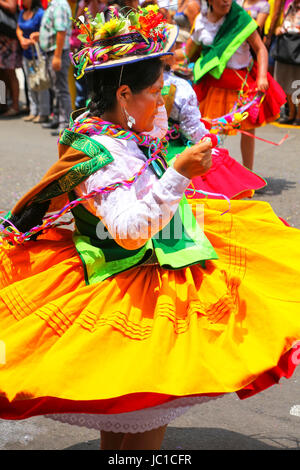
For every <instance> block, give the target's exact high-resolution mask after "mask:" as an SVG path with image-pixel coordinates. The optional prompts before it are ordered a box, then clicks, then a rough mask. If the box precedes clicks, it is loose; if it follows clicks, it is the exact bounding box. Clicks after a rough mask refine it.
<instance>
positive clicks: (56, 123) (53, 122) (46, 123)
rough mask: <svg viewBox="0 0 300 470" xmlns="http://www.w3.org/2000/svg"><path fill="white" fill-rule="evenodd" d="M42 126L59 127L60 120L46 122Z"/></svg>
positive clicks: (45, 127) (47, 127) (48, 127)
mask: <svg viewBox="0 0 300 470" xmlns="http://www.w3.org/2000/svg"><path fill="white" fill-rule="evenodd" d="M42 127H43V128H44V129H57V128H58V122H56V121H50V122H44V123H43V124H42Z"/></svg>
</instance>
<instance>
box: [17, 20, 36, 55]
mask: <svg viewBox="0 0 300 470" xmlns="http://www.w3.org/2000/svg"><path fill="white" fill-rule="evenodd" d="M16 35H17V38H18V39H19V43H20V44H21V47H22V49H28V47H29V46H30V45H31V44H32V41H31V39H28V38H24V36H23V31H22V30H21V28H20V26H19V25H18V26H17V29H16Z"/></svg>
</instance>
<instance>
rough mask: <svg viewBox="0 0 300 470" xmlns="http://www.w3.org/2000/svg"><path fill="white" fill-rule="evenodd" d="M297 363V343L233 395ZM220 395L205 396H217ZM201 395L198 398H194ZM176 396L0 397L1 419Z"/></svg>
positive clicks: (124, 407)
mask: <svg viewBox="0 0 300 470" xmlns="http://www.w3.org/2000/svg"><path fill="white" fill-rule="evenodd" d="M299 363H300V344H299V343H298V344H297V345H295V346H294V347H293V348H292V349H290V350H289V351H287V352H286V353H285V354H284V355H283V356H282V357H281V358H280V360H279V362H278V365H277V366H276V367H274V368H273V369H270V370H268V371H266V372H264V373H263V374H261V375H260V376H259V377H257V379H255V380H254V381H253V382H252V383H250V384H249V385H247V386H246V387H244V388H242V389H241V390H238V391H237V392H236V394H237V395H238V397H239V398H240V399H241V400H244V399H246V398H249V397H251V396H253V395H255V394H257V393H259V392H261V391H263V390H265V389H267V388H268V387H271V386H272V385H275V384H277V383H278V382H279V380H280V379H281V378H282V377H286V378H290V377H291V376H292V374H293V373H294V370H295V368H296V366H297V365H298V364H299ZM218 395H222V393H211V394H205V396H211V397H213V396H218ZM194 396H201V395H194ZM176 398H178V397H176V396H172V395H160V394H155V393H135V394H132V395H126V396H123V397H117V398H111V399H108V400H95V401H92V400H91V401H72V400H63V399H60V398H55V397H41V398H34V399H19V400H15V401H13V402H11V403H9V402H8V400H7V399H6V398H4V397H2V398H0V418H1V419H26V418H30V417H32V416H39V415H45V414H51V413H94V414H95V413H103V414H114V413H125V412H128V411H134V410H137V409H142V408H148V407H150V406H157V405H159V404H162V403H166V402H169V401H172V400H175V399H176Z"/></svg>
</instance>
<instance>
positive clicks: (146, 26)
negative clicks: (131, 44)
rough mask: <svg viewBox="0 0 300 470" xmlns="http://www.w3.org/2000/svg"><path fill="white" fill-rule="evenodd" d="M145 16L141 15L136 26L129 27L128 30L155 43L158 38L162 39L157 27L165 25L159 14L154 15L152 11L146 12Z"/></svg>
mask: <svg viewBox="0 0 300 470" xmlns="http://www.w3.org/2000/svg"><path fill="white" fill-rule="evenodd" d="M151 6H152V5H151ZM145 13H146V14H142V15H140V16H139V18H138V22H137V24H134V25H132V26H130V27H129V29H130V30H136V31H138V32H139V33H140V34H141V35H142V36H144V37H146V38H152V39H154V40H156V41H157V39H158V37H160V38H163V34H162V31H161V30H160V28H158V26H160V27H161V26H162V25H163V24H164V23H166V20H165V19H164V17H163V15H162V14H161V13H156V12H155V11H154V10H153V9H150V10H146V12H145Z"/></svg>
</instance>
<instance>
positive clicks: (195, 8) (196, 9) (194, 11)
mask: <svg viewBox="0 0 300 470" xmlns="http://www.w3.org/2000/svg"><path fill="white" fill-rule="evenodd" d="M199 13H200V5H199V4H198V2H190V3H188V5H187V7H186V8H185V9H184V14H185V15H186V16H187V18H188V20H189V22H190V25H191V27H192V26H193V24H194V21H195V18H196V16H197V15H199Z"/></svg>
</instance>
